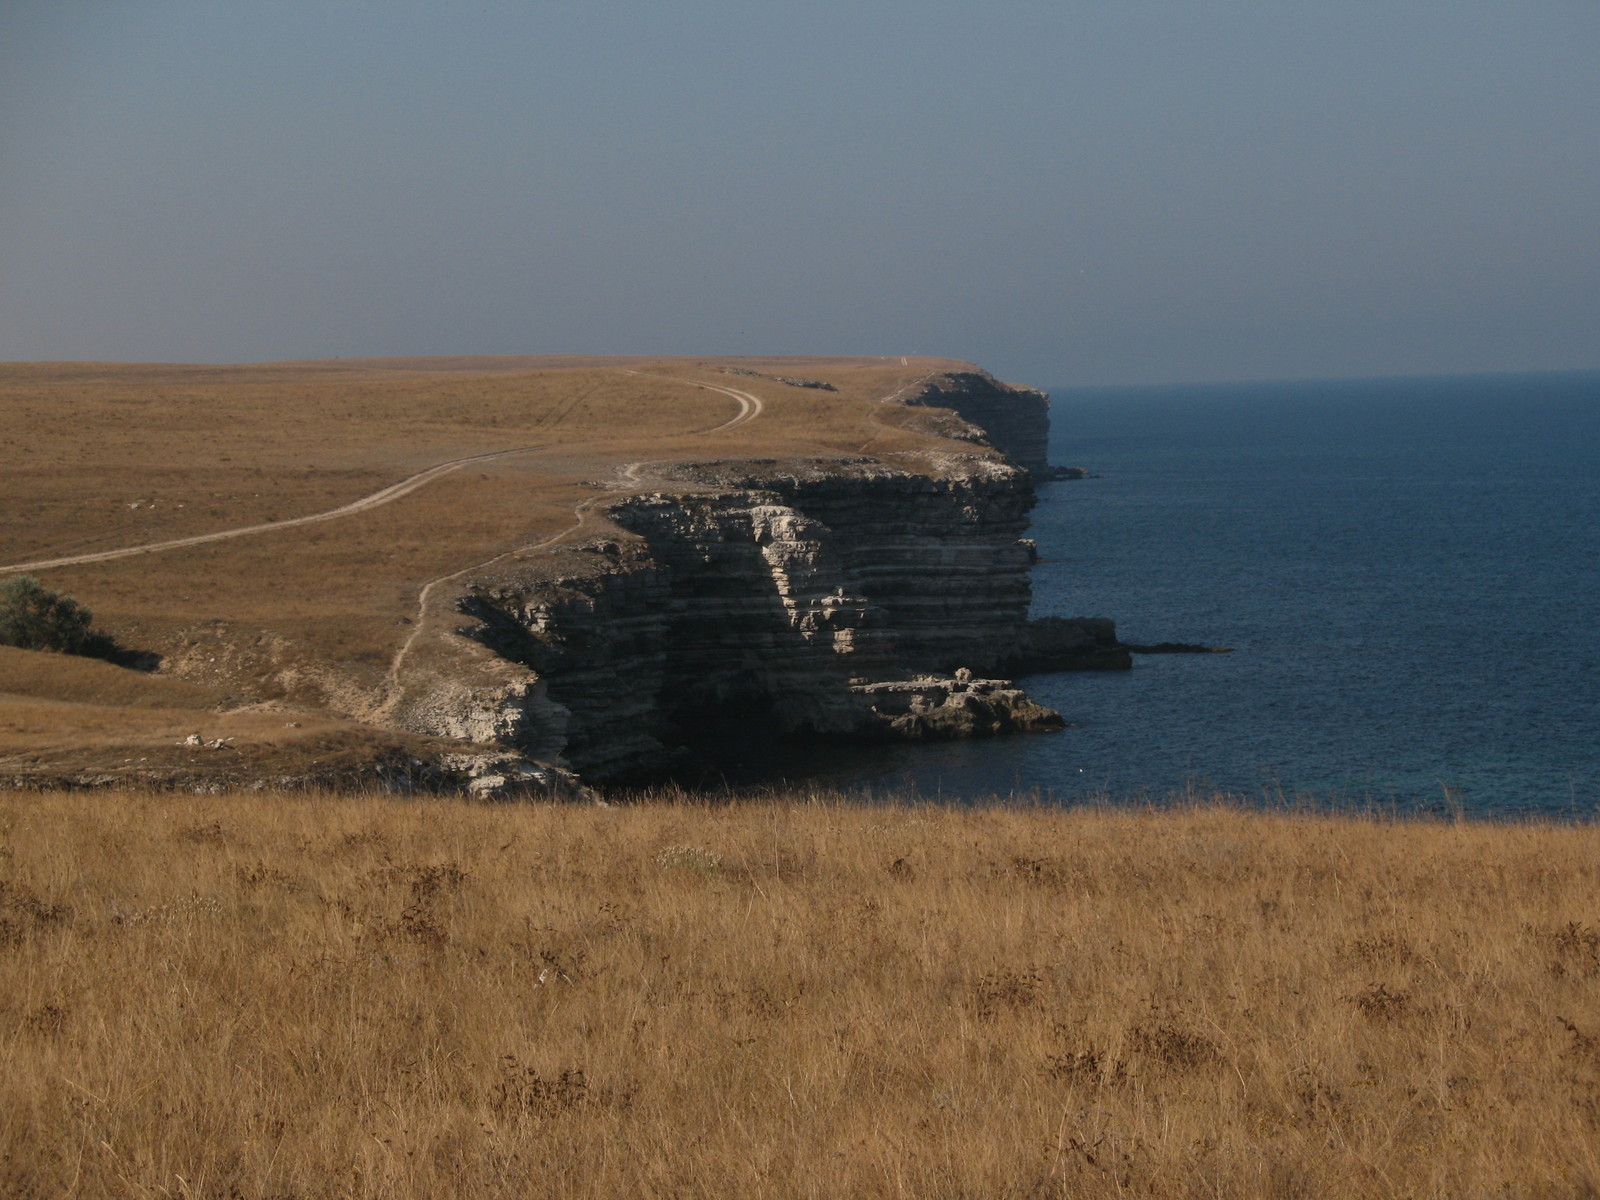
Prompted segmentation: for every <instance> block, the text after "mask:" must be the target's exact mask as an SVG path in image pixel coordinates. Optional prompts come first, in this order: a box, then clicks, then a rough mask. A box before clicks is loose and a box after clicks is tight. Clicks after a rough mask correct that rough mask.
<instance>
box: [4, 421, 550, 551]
mask: <svg viewBox="0 0 1600 1200" xmlns="http://www.w3.org/2000/svg"><path fill="white" fill-rule="evenodd" d="M545 448H546V447H545V446H542V445H541V446H518V447H517V448H516V449H515V450H494V451H491V452H490V453H488V454H473V455H469V456H468V457H466V458H452V459H451V460H450V461H448V462H442V463H440V464H438V465H437V466H433V467H429V468H428V469H427V470H426V471H418V472H417V473H416V474H415V475H410V476H407V477H406V478H405V479H402V480H401V481H400V482H399V483H391V484H390V485H389V486H388V487H386V488H380V489H379V490H378V491H376V492H373V493H372V494H371V495H370V496H363V497H361V499H359V500H352V501H351V502H350V503H349V504H342V505H340V506H339V507H338V508H330V509H329V510H328V511H327V512H321V513H313V514H312V515H311V516H309V517H291V518H289V519H288V520H287V521H267V522H264V523H262V524H260V525H242V526H240V527H239V528H237V529H223V530H219V531H218V532H216V533H199V534H195V535H194V536H193V537H185V538H173V539H171V540H170V541H165V542H146V543H144V544H143V545H140V546H124V547H123V548H122V549H120V550H100V551H97V552H95V553H93V554H74V555H71V556H69V557H67V558H41V559H35V560H34V561H33V562H24V563H9V564H7V565H6V566H0V571H43V570H47V569H48V568H50V567H75V566H78V565H79V564H81V563H97V562H111V561H112V560H113V559H118V558H132V557H133V556H134V555H136V554H155V553H157V552H159V551H162V550H177V549H179V548H180V547H182V546H203V545H205V544H206V543H207V542H225V541H227V540H228V539H230V538H237V537H247V536H249V535H250V534H253V533H269V532H271V531H272V530H274V529H294V528H295V527H297V526H300V525H316V524H319V523H320V522H323V521H336V520H338V519H339V518H340V517H353V516H355V515H356V514H357V513H364V512H370V511H371V510H372V509H374V508H378V507H379V506H381V505H384V504H388V503H389V502H390V501H393V500H398V499H400V497H402V496H407V495H410V494H411V493H412V492H414V491H416V490H417V489H418V488H420V487H423V486H425V485H427V484H429V483H432V482H433V481H434V480H435V479H438V478H440V477H441V476H444V475H448V474H450V473H451V472H452V471H459V470H460V469H461V468H462V467H465V466H468V465H470V464H471V463H479V462H487V461H489V460H490V459H492V458H507V457H509V456H510V455H513V454H527V453H530V452H531V451H534V450H543V449H545Z"/></svg>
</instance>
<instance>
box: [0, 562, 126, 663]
mask: <svg viewBox="0 0 1600 1200" xmlns="http://www.w3.org/2000/svg"><path fill="white" fill-rule="evenodd" d="M93 622H94V614H93V613H91V612H90V611H89V610H88V609H87V608H85V607H83V605H81V604H79V603H78V602H77V601H76V600H74V599H73V598H72V597H71V596H63V595H61V594H60V593H59V592H52V591H51V590H50V589H49V588H47V587H44V586H43V585H42V584H41V583H40V582H39V581H38V580H37V579H35V578H33V576H31V575H16V576H13V577H12V578H10V579H6V580H0V646H16V647H18V648H19V649H22V650H55V651H57V652H59V653H61V654H83V655H88V656H89V657H91V658H110V657H111V656H112V655H114V654H116V653H117V645H116V643H115V642H114V641H112V640H111V639H110V638H109V637H107V636H106V635H105V634H103V633H98V632H96V631H95V630H94V629H92V628H91V627H90V626H91V625H92V624H93Z"/></svg>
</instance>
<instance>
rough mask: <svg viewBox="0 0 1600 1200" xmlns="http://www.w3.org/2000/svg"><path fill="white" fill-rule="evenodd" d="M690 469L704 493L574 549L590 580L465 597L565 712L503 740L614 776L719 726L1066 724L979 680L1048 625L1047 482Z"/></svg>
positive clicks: (616, 517) (997, 467)
mask: <svg viewBox="0 0 1600 1200" xmlns="http://www.w3.org/2000/svg"><path fill="white" fill-rule="evenodd" d="M673 475H674V476H675V478H676V479H677V480H681V481H682V483H683V484H684V486H685V490H684V491H682V492H671V493H668V492H660V493H653V494H649V495H644V496H638V497H632V498H629V499H625V500H620V501H618V502H617V503H616V504H614V505H613V506H612V507H611V508H610V509H609V516H610V518H611V520H612V521H613V522H614V524H615V526H616V528H617V529H618V531H619V534H618V536H617V537H616V538H615V539H611V540H608V541H606V542H602V543H597V544H594V545H592V546H590V547H588V548H587V550H586V552H585V553H584V554H581V555H569V556H568V557H569V558H570V559H572V560H573V564H574V568H575V569H569V570H568V571H567V572H566V573H564V574H563V575H561V576H560V577H557V578H551V577H550V576H549V575H548V573H546V574H544V575H542V576H541V577H540V578H539V579H537V580H535V579H519V578H517V577H516V576H515V574H514V573H513V574H512V575H510V576H508V577H506V578H502V579H500V580H498V581H496V582H494V583H493V584H490V585H486V586H482V587H479V588H476V589H474V590H473V591H472V592H471V593H470V594H469V595H467V596H466V597H464V598H463V601H462V604H461V607H462V611H463V612H465V613H467V614H468V615H470V616H471V617H473V618H476V621H477V624H476V625H475V626H473V627H470V628H469V629H467V630H466V631H465V632H467V633H468V635H469V636H470V637H472V638H474V639H476V640H477V641H478V642H480V643H481V644H482V645H483V646H485V647H488V648H490V649H492V650H493V651H494V652H495V654H496V655H497V656H498V657H499V658H500V659H502V660H503V661H506V662H507V663H508V665H509V664H518V665H520V666H522V667H525V668H527V669H528V670H529V673H530V674H531V675H532V676H535V677H537V679H538V688H537V690H538V692H539V693H540V695H541V697H542V698H543V699H544V700H545V701H547V703H548V706H549V708H553V709H555V710H559V713H560V716H559V717H558V718H552V715H551V712H550V711H549V709H548V708H547V710H546V711H545V713H544V716H543V719H540V718H539V717H538V716H537V715H531V710H530V709H529V707H528V705H527V704H526V703H522V702H513V703H511V705H510V709H511V712H510V715H509V716H502V717H501V718H500V724H501V725H502V726H503V727H504V729H505V732H504V733H502V735H501V739H500V740H504V741H508V742H509V743H511V744H514V745H518V746H520V747H522V748H525V749H528V750H530V751H532V750H533V749H534V748H535V747H537V748H538V749H539V750H541V751H543V752H544V753H545V754H546V756H548V755H549V746H550V742H551V740H552V738H554V739H556V740H559V741H560V742H561V745H562V748H561V755H560V760H561V761H564V762H565V763H567V764H570V765H571V766H572V767H573V768H575V769H576V770H578V771H579V772H580V773H582V774H583V775H584V776H585V777H586V778H589V779H596V780H599V779H605V778H613V777H617V776H622V775H626V774H629V773H631V772H636V771H644V770H649V769H652V768H656V767H660V766H662V765H663V764H665V763H667V762H668V761H669V760H670V758H671V754H672V750H673V747H674V746H676V745H677V744H678V742H679V741H681V740H683V739H684V738H685V737H686V736H688V737H690V738H692V734H693V732H694V730H695V729H696V728H697V727H700V726H702V725H704V724H706V723H708V722H717V721H721V722H727V721H729V720H734V721H749V722H751V723H756V722H759V723H760V724H761V725H762V727H765V728H776V729H777V730H779V731H783V732H788V733H796V734H804V733H813V734H818V735H834V736H840V735H842V736H851V737H912V738H917V737H939V736H972V735H974V734H986V733H994V732H1003V731H1006V730H1009V729H1017V728H1049V727H1055V726H1057V725H1059V724H1060V719H1059V717H1057V716H1056V715H1055V714H1053V713H1051V712H1049V710H1046V709H1042V708H1039V707H1038V706H1037V705H1034V704H1032V702H1031V701H1029V700H1028V699H1027V697H1026V696H1024V695H1023V694H1022V693H1020V692H1017V691H1015V689H1010V688H1009V687H1008V686H1005V685H1003V683H1002V682H1000V681H993V680H988V681H986V680H983V679H981V678H978V679H974V678H971V670H976V671H977V672H980V673H981V672H984V671H988V670H991V669H993V668H994V667H996V666H998V665H999V664H1001V663H1003V662H1005V661H1007V660H1008V658H1010V657H1011V655H1012V652H1013V650H1014V647H1015V645H1016V643H1017V640H1018V638H1019V636H1020V635H1021V633H1022V631H1023V629H1024V628H1025V626H1026V620H1027V609H1028V600H1029V586H1028V564H1029V560H1030V555H1029V551H1028V547H1027V546H1026V545H1025V544H1024V543H1022V542H1021V540H1020V538H1021V535H1022V533H1023V532H1024V530H1025V529H1026V526H1027V519H1028V512H1029V509H1030V508H1031V507H1032V504H1033V491H1032V486H1031V482H1030V480H1029V477H1028V474H1027V472H1025V471H1023V470H1021V469H1018V468H1017V467H1015V466H1012V465H1010V464H1008V463H1004V462H1000V461H998V460H997V459H994V458H992V457H985V456H981V455H974V456H972V457H971V458H970V459H964V460H962V461H961V462H960V463H958V464H954V465H952V464H951V463H949V462H945V463H943V464H941V466H940V469H938V470H930V471H926V472H924V471H917V470H908V469H898V468H893V467H889V466H886V465H884V464H882V463H878V462H874V461H870V460H848V461H839V460H833V461H827V462H805V463H794V462H791V463H786V464H781V465H779V464H766V465H757V464H752V463H748V462H743V463H709V464H699V465H696V466H690V467H679V468H676V469H674V471H673ZM960 668H970V669H971V670H968V671H963V672H961V673H960V677H959V678H957V679H948V678H934V677H931V676H929V675H928V674H927V673H929V672H940V673H950V672H957V671H958V669H960ZM886 683H887V684H892V686H884V685H885V684H886ZM526 692H527V688H526V687H524V689H523V694H526ZM508 699H514V698H510V697H508ZM524 716H525V717H526V719H524ZM486 719H488V718H486ZM519 722H521V725H522V727H521V728H518V725H519ZM558 726H559V728H557V727H558Z"/></svg>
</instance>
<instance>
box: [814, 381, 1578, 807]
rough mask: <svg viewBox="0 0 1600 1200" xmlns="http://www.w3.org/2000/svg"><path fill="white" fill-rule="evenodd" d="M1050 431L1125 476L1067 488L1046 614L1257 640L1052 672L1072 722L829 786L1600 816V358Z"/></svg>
mask: <svg viewBox="0 0 1600 1200" xmlns="http://www.w3.org/2000/svg"><path fill="white" fill-rule="evenodd" d="M1053 423H1054V425H1053V437H1052V442H1053V454H1052V458H1053V461H1056V462H1060V463H1068V464H1073V465H1081V466H1084V467H1087V468H1089V469H1090V470H1091V471H1095V472H1098V473H1099V474H1100V476H1101V477H1100V478H1098V479H1087V480H1081V481H1074V482H1063V483H1055V484H1049V485H1046V486H1045V487H1044V488H1043V489H1041V503H1040V505H1039V507H1038V509H1037V510H1036V511H1035V514H1034V530H1033V533H1034V536H1035V537H1036V538H1037V539H1038V542H1039V549H1040V553H1041V554H1042V556H1043V557H1044V559H1045V561H1044V562H1042V563H1041V564H1040V566H1039V567H1038V568H1036V571H1035V575H1034V614H1035V615H1036V616H1039V615H1046V614H1052V613H1054V614H1061V615H1065V616H1077V615H1084V616H1109V617H1114V618H1115V619H1116V620H1117V623H1118V630H1119V633H1120V634H1121V635H1122V637H1123V638H1124V639H1125V640H1127V641H1131V642H1155V641H1185V642H1205V643H1208V644H1213V645H1225V646H1231V647H1233V648H1234V651H1235V652H1234V653H1232V654H1227V655H1182V656H1139V657H1136V658H1135V660H1134V668H1133V670H1132V671H1128V672H1108V673H1081V674H1066V675H1044V676H1035V677H1032V678H1031V679H1029V680H1028V681H1027V686H1028V688H1029V690H1030V691H1031V692H1032V693H1033V694H1034V696H1035V697H1036V698H1038V699H1039V700H1040V701H1041V702H1042V703H1045V704H1049V705H1051V706H1053V707H1055V708H1057V709H1059V710H1060V711H1061V712H1062V714H1063V715H1065V716H1066V717H1067V719H1068V720H1069V721H1071V722H1072V723H1073V727H1072V728H1070V729H1068V730H1066V731H1064V732H1061V733H1057V734H1044V735H1034V736H1023V737H1014V738H1007V739H1002V740H999V741H990V742H975V743H964V744H958V745H943V746H933V747H920V748H915V749H909V748H901V747H896V748H891V749H887V750H878V751H873V752H870V753H865V754H860V755H851V756H849V758H848V759H843V760H841V761H839V762H838V763H835V764H833V765H832V766H831V767H830V769H829V770H828V771H827V774H826V775H825V778H826V779H827V781H828V782H831V783H839V784H846V785H851V786H857V787H867V788H872V789H874V790H884V791H887V790H891V789H898V788H915V789H917V790H919V791H921V792H922V793H924V794H927V795H943V796H946V797H949V796H959V797H979V796H987V795H992V794H996V793H998V794H1001V795H1005V794H1008V793H1013V792H1034V791H1037V792H1039V793H1043V794H1045V795H1047V796H1050V797H1054V798H1056V799H1059V800H1062V801H1071V800H1074V799H1079V798H1085V797H1090V796H1097V795H1109V796H1110V797H1112V798H1135V799H1138V798H1143V797H1150V798H1157V799H1159V798H1162V797H1165V796H1168V795H1170V794H1173V793H1175V792H1177V793H1181V792H1183V791H1184V790H1185V789H1206V790H1209V789H1221V790H1225V791H1229V792H1234V793H1237V794H1239V795H1241V796H1243V797H1246V798H1249V799H1259V800H1262V801H1264V802H1268V803H1276V802H1278V801H1280V800H1289V801H1291V802H1294V801H1303V800H1312V801H1314V802H1317V803H1322V804H1330V805H1334V806H1339V807H1352V808H1365V807H1368V806H1380V807H1385V808H1388V807H1395V808H1399V809H1401V810H1403V811H1411V810H1416V809H1435V810H1437V809H1445V810H1449V809H1452V808H1455V807H1457V806H1459V808H1461V809H1463V810H1465V811H1466V812H1467V813H1469V814H1473V815H1483V816H1493V815H1515V814H1525V813H1544V814H1550V815H1564V814H1573V815H1579V816H1592V815H1594V814H1595V813H1596V811H1597V809H1600V373H1584V374H1562V375H1537V376H1495V377H1476V378H1451V379H1407V380H1386V381H1363V382H1336V383H1332V382H1330V383H1295V384H1272V385H1233V386H1226V387H1223V386H1204V387H1184V388H1159V389H1114V390H1112V389H1106V390H1074V389H1071V388H1065V389H1060V390H1058V391H1057V392H1056V393H1055V400H1054V406H1053Z"/></svg>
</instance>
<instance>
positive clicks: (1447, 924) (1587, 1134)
mask: <svg viewBox="0 0 1600 1200" xmlns="http://www.w3.org/2000/svg"><path fill="white" fill-rule="evenodd" d="M0 844H3V849H0V1047H3V1050H0V1054H3V1058H0V1063H3V1069H0V1195H6V1196H18V1197H24V1196H26V1197H35V1196H36V1197H57V1196H94V1197H122V1196H129V1197H133V1196H137V1197H158V1196H182V1197H241V1198H249V1200H254V1198H257V1197H260V1198H267V1197H272V1198H276V1200H288V1198H290V1197H297V1198H309V1197H324V1196H327V1197H345V1196H349V1197H386V1198H387V1197H439V1196H461V1197H488V1196H506V1197H538V1196H563V1197H590V1196H592V1197H608V1198H609V1197H617V1196H679V1197H791V1196H792V1197H800V1196H820V1197H844V1196H851V1197H854V1196H861V1197H878V1196H884V1197H887V1196H912V1197H952V1198H953V1197H971V1198H978V1197H984V1198H990V1197H1047V1196H1049V1197H1054V1196H1063V1197H1065V1196H1089V1197H1099V1196H1148V1197H1191V1196H1192V1197H1295V1196H1304V1197H1322V1196H1349V1197H1438V1198H1446V1197H1449V1198H1468V1197H1491V1196H1492V1197H1524V1196H1526V1197H1578V1196H1593V1195H1595V1194H1596V1189H1597V1188H1600V911H1597V909H1600V899H1597V898H1600V830H1596V829H1595V828H1594V827H1592V826H1565V827H1546V826H1538V825H1476V824H1427V823H1418V824H1407V823H1396V822H1391V821H1385V820H1381V819H1373V820H1367V819H1340V818H1333V817H1326V816H1311V815H1292V814H1279V815H1263V814H1252V813H1248V812H1244V811H1238V810H1234V809H1230V808H1228V807H1225V806H1216V807H1198V808H1188V809H1183V810H1177V811H1171V812H1166V813H1155V812H1135V811H1116V810H1104V811H1070V812H1063V811H1054V810H1028V809H1016V808H988V809H977V810H952V809H944V808H936V807H864V806H863V807H853V806H849V805H846V804H841V803H837V802H827V801H814V802H806V801H805V800H803V799H785V800H775V801H772V802H769V803H762V804H749V805H742V806H726V807H711V806H705V805H687V804H682V803H666V802H662V803H652V804H646V805H640V806H631V807H619V808H599V807H587V806H585V807H554V806H502V807H493V806H481V805H472V804H467V803H462V802H454V801H449V802H445V801H404V800H385V799H351V798H322V799H304V798H301V799H290V798H284V797H277V796H267V795H256V796H251V797H241V796H232V797H208V798H192V797H171V796H151V795H134V796H128V795H101V796H96V795H83V794H75V795H39V794H9V795H5V796H3V797H0Z"/></svg>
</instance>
